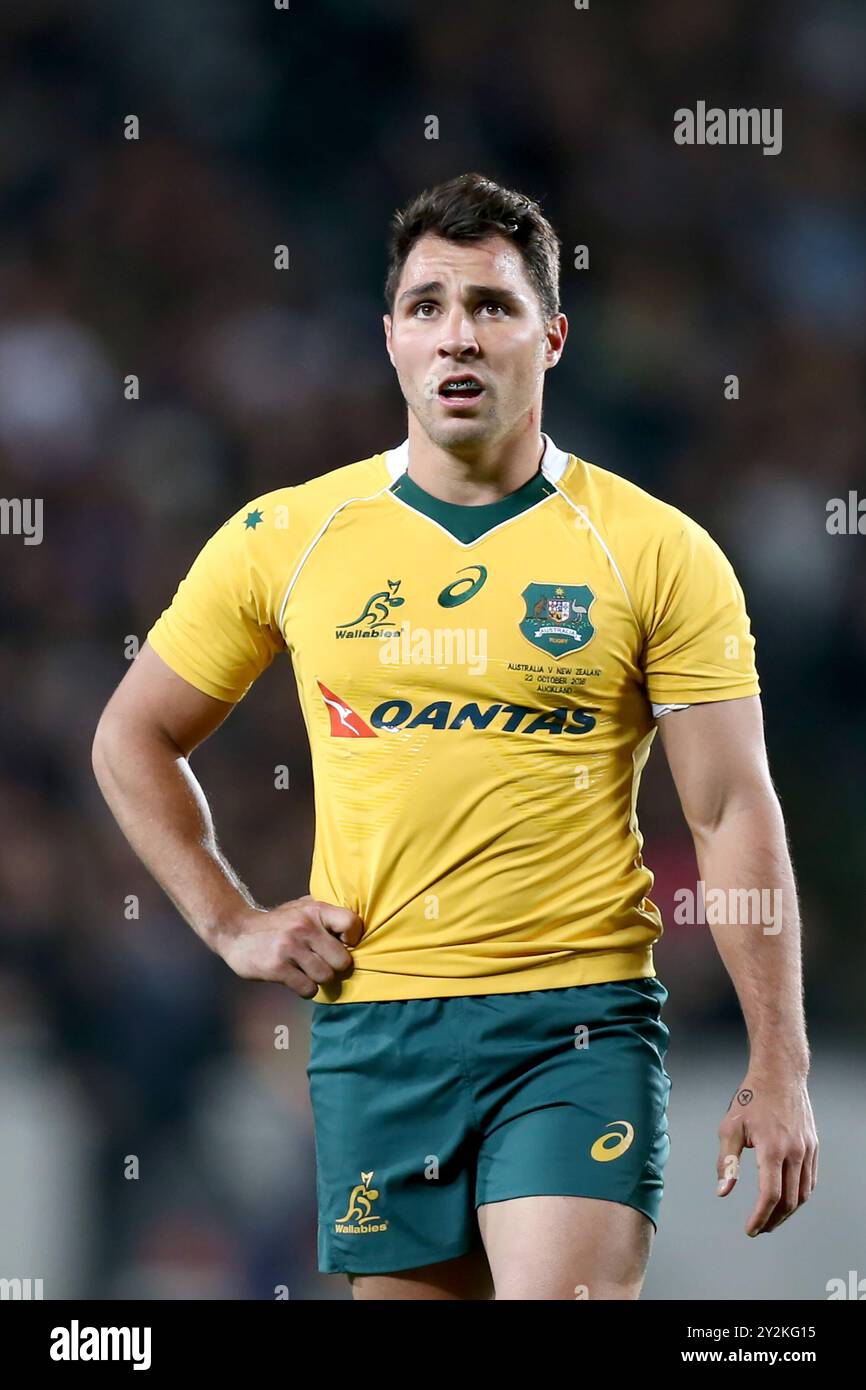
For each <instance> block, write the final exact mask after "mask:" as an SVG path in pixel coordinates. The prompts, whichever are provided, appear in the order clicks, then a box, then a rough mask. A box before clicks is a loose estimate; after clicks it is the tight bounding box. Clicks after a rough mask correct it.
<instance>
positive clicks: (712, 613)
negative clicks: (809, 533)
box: [643, 516, 760, 705]
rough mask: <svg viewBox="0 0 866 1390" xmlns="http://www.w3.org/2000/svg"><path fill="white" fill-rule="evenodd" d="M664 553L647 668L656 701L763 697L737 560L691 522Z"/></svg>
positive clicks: (687, 521) (649, 629)
mask: <svg viewBox="0 0 866 1390" xmlns="http://www.w3.org/2000/svg"><path fill="white" fill-rule="evenodd" d="M681 521H682V526H681V527H678V528H676V529H675V530H674V531H673V532H671V533H670V534H668V535H666V536H665V538H664V540H663V542H662V544H661V546H660V548H659V554H658V569H657V574H656V583H655V596H654V602H653V605H652V612H651V614H650V617H649V623H648V627H647V634H646V642H645V647H644V657H643V668H644V675H645V677H646V689H647V695H648V697H649V699H650V700H651V701H653V702H655V703H657V704H665V705H668V704H679V703H686V704H699V703H702V702H709V701H712V700H731V699H737V698H739V697H742V696H746V695H758V694H760V685H759V683H758V673H757V669H756V666H755V639H754V637H753V636H752V631H751V625H750V622H749V615H748V613H747V611H746V602H745V598H744V596H743V591H742V589H741V587H740V584H739V582H738V580H737V577H736V575H735V573H734V570H733V567H732V565H731V563H730V561H729V560H728V559H727V557H726V556H725V554H724V553H723V551H722V550H721V549H720V547H719V546H718V545H717V544H716V542H715V541H714V540H713V538H712V536H710V535H709V534H708V532H707V531H705V530H704V529H703V527H701V526H698V525H697V524H696V523H695V522H693V521H692V520H690V518H688V517H685V516H684V517H682V518H681Z"/></svg>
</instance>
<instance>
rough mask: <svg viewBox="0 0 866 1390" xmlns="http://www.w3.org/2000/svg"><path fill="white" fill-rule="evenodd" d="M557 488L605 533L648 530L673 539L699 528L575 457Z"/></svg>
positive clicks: (678, 512) (615, 475)
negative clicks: (610, 531) (686, 531)
mask: <svg viewBox="0 0 866 1390" xmlns="http://www.w3.org/2000/svg"><path fill="white" fill-rule="evenodd" d="M560 486H561V488H562V490H563V492H565V493H566V495H567V496H568V498H569V500H570V501H571V502H572V504H573V505H574V506H575V507H577V508H580V509H585V510H586V513H587V515H588V517H589V520H590V521H591V522H592V523H593V524H594V525H596V526H598V527H599V529H602V530H605V531H607V530H616V531H619V532H621V533H623V534H625V533H627V532H629V531H634V532H637V533H639V532H640V531H641V530H643V529H644V528H648V529H649V531H650V532H651V534H654V535H657V536H661V535H672V536H676V535H681V534H682V532H683V531H685V530H691V529H692V528H693V527H697V526H698V523H697V522H696V521H694V520H693V518H692V517H690V516H688V514H687V513H686V512H684V511H681V510H680V508H679V507H675V506H674V505H673V503H671V502H665V501H664V499H663V498H661V497H657V496H656V495H655V494H654V493H652V492H647V490H646V489H645V488H642V487H639V486H638V484H637V483H633V482H632V481H631V479H629V478H624V477H623V476H622V474H620V473H613V472H612V471H611V470H610V469H608V468H602V467H600V466H599V464H597V463H590V462H588V461H587V460H586V459H582V458H580V457H579V456H578V455H572V465H571V467H570V468H568V469H567V470H566V472H565V474H564V475H563V478H562V481H561V483H560ZM699 529H702V528H699Z"/></svg>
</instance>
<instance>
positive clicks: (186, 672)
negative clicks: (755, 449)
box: [148, 435, 759, 1003]
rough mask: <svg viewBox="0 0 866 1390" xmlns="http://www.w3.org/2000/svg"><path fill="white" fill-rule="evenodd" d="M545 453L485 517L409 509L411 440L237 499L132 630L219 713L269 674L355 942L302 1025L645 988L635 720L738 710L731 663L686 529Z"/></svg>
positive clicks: (707, 569)
mask: <svg viewBox="0 0 866 1390" xmlns="http://www.w3.org/2000/svg"><path fill="white" fill-rule="evenodd" d="M543 439H544V455H543V458H542V463H541V467H540V469H539V471H538V472H537V473H536V474H535V476H534V477H533V478H531V479H530V480H529V481H528V482H527V483H525V484H524V485H523V486H522V487H521V488H519V489H518V490H517V491H516V492H514V493H512V494H511V495H510V496H508V497H504V498H502V499H500V500H499V501H497V502H493V503H489V504H486V505H481V506H460V505H456V504H453V503H445V502H442V501H439V500H438V499H435V498H433V497H431V496H430V494H429V493H427V492H426V491H424V490H423V489H421V488H420V487H419V486H418V485H417V484H416V483H415V482H414V480H413V479H411V478H410V477H409V475H408V472H407V463H408V440H407V441H404V443H403V444H402V445H400V446H399V447H398V448H395V449H390V450H388V451H386V452H384V453H379V454H375V455H373V457H371V458H368V459H363V460H361V461H360V462H357V463H352V464H349V465H347V466H345V467H342V468H336V469H334V470H332V471H331V472H329V473H325V474H323V475H322V476H321V477H318V478H312V479H311V480H310V481H308V482H306V483H302V484H299V485H297V486H294V487H286V488H280V489H277V490H276V491H274V492H269V493H267V494H265V495H263V496H261V497H258V498H255V499H254V500H252V501H251V502H249V503H247V504H246V505H245V506H243V507H242V508H241V509H240V511H238V512H237V513H236V514H235V515H234V516H232V517H230V518H229V520H228V521H226V522H225V523H224V524H223V525H222V526H221V527H220V528H219V529H218V530H217V531H216V532H215V534H214V535H213V536H211V538H210V540H208V541H207V543H206V544H205V545H204V547H203V549H202V550H201V552H200V553H199V555H198V557H197V558H196V560H195V561H194V563H193V565H192V567H191V569H190V571H189V573H188V575H187V576H186V578H185V579H183V580H182V581H181V582H180V585H179V587H178V590H177V593H176V594H175V596H174V599H173V601H172V603H171V605H170V606H169V607H168V608H167V609H166V610H165V611H164V612H163V613H162V615H161V616H160V618H159V619H158V620H157V621H156V623H155V624H154V626H153V627H152V628H151V630H150V632H149V633H148V641H149V642H150V644H151V646H152V647H153V648H154V650H155V651H156V652H157V653H158V654H159V656H160V657H162V659H163V660H164V661H165V662H167V663H168V665H169V666H170V667H171V668H172V669H173V670H174V671H175V672H177V674H178V675H180V676H182V677H183V678H184V679H185V680H187V681H189V682H190V683H191V684H192V685H194V686H196V687H197V688H198V689H199V690H202V691H204V692H206V693H207V694H209V695H212V696H215V697H216V698H217V699H220V700H227V701H237V700H240V699H241V698H242V697H243V695H244V694H245V693H246V692H247V690H248V689H249V687H250V685H251V684H252V682H253V681H254V680H255V679H256V677H257V676H259V675H260V674H261V672H262V671H263V670H265V668H266V667H267V666H269V665H270V663H271V661H272V660H273V658H274V656H275V655H276V654H277V653H278V652H282V651H287V652H288V653H289V654H290V655H291V659H292V664H293V666H294V673H295V679H296V682H297V687H298V692H299V696H300V701H301V707H302V710H303V716H304V720H305V723H306V728H307V732H308V735H309V740H310V746H311V754H312V763H313V774H314V784H315V813H316V839H315V848H314V852H313V862H312V868H311V874H310V892H311V893H312V894H313V896H314V897H316V898H319V899H322V900H325V901H327V902H331V903H336V904H338V905H340V906H344V907H349V908H351V909H352V910H353V911H355V912H357V913H358V914H359V916H360V917H361V918H362V919H363V921H364V924H365V932H364V935H363V937H362V939H361V940H360V942H359V943H358V945H357V946H356V947H355V948H354V949H353V956H354V962H355V965H354V970H353V972H352V974H351V975H350V976H349V977H348V978H346V979H344V980H343V981H342V982H341V983H340V984H339V985H338V986H337V987H326V986H323V987H321V988H320V989H319V991H318V993H317V994H316V996H315V998H316V1001H317V1002H332V1003H344V1002H353V1001H356V1000H377V999H411V998H422V997H432V996H437V995H459V994H488V993H498V992H511V991H515V990H530V989H544V988H554V987H565V986H569V985H577V984H590V983H597V982H601V981H607V980H622V979H635V978H639V977H641V976H647V975H654V974H655V970H654V966H653V958H652V943H653V942H654V941H655V940H656V939H657V938H658V937H659V936H660V935H661V932H662V922H661V917H660V914H659V911H658V909H657V907H656V906H655V904H654V903H653V902H652V901H651V900H650V898H649V897H648V896H647V895H648V893H649V892H650V889H651V888H652V883H653V877H652V874H651V872H650V871H649V869H648V868H647V867H646V866H645V865H644V863H643V859H642V856H641V850H642V846H643V841H642V837H641V834H640V830H639V828H638V820H637V814H636V801H637V794H638V786H639V782H640V777H641V772H642V770H643V767H644V765H645V763H646V760H647V756H648V754H649V750H650V745H651V744H652V741H653V738H654V736H655V731H656V725H655V721H654V718H653V712H652V704H653V703H656V704H657V705H662V704H696V703H701V702H704V701H711V700H729V699H736V698H739V697H741V696H748V695H756V694H758V693H759V685H758V679H757V674H756V670H755V662H754V640H753V638H752V635H751V632H750V626H749V619H748V615H747V612H746V607H745V603H744V599H743V593H742V590H741V588H740V585H739V584H738V582H737V579H736V577H735V575H734V572H733V570H732V568H731V565H730V564H729V562H728V560H727V559H726V558H725V556H724V555H723V553H722V551H721V550H720V549H719V547H718V546H717V545H716V543H715V542H714V541H713V540H712V539H711V537H710V536H709V535H708V533H707V532H706V531H705V530H703V528H702V527H700V526H698V525H697V524H696V523H695V522H693V521H692V520H690V519H689V518H688V517H687V516H685V515H684V514H683V513H682V512H680V511H678V510H677V509H676V508H675V507H672V506H669V505H667V504H666V503H664V502H661V501H659V500H658V499H657V498H654V497H652V496H650V495H649V494H648V493H646V492H644V491H643V490H642V489H641V488H639V487H636V486H635V485H634V484H632V483H630V482H628V481H626V480H625V479H623V478H620V477H618V476H617V475H615V474H613V473H609V472H607V471H606V470H605V469H603V468H599V467H596V466H595V465H593V464H591V463H587V462H585V461H584V460H582V459H580V458H578V457H576V456H575V455H570V454H566V453H563V452H562V451H561V450H560V449H558V448H557V447H556V445H555V444H554V443H553V442H552V440H551V439H549V437H548V436H546V435H545V436H543Z"/></svg>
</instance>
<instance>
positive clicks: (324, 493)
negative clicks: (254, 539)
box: [230, 452, 393, 535]
mask: <svg viewBox="0 0 866 1390" xmlns="http://www.w3.org/2000/svg"><path fill="white" fill-rule="evenodd" d="M392 481H393V479H392V478H391V475H390V473H389V471H388V466H387V461H386V457H385V453H384V452H382V453H378V454H371V455H370V456H369V458H365V459H359V460H357V462H355V463H346V464H342V465H340V466H339V467H337V468H331V469H328V471H327V472H325V473H319V474H316V475H314V476H313V477H312V478H307V479H306V480H305V481H304V482H301V483H290V484H286V485H285V486H284V487H278V488H274V489H273V490H272V491H270V492H263V493H260V494H259V495H258V496H257V497H253V498H251V499H250V500H249V501H248V502H245V503H244V505H243V507H241V508H240V509H239V511H238V512H236V513H235V517H238V518H242V519H243V518H245V517H246V515H247V514H252V515H253V519H254V520H255V515H256V514H257V513H258V514H260V515H261V518H262V522H263V523H264V524H265V525H267V523H268V522H271V523H273V524H275V525H276V527H277V528H278V529H282V530H287V531H289V532H291V533H293V534H295V535H297V534H298V532H299V531H300V530H303V529H309V528H310V527H313V528H314V529H317V528H318V526H320V525H322V524H323V523H324V522H325V521H327V519H328V517H329V516H330V515H331V514H332V513H333V512H334V511H336V510H337V509H338V508H339V507H341V506H344V505H345V504H346V503H349V502H354V501H365V500H367V499H371V498H373V497H375V496H376V495H377V494H379V493H381V492H383V491H384V490H385V489H387V488H388V487H389V486H390V484H391V482H392ZM230 520H234V518H230Z"/></svg>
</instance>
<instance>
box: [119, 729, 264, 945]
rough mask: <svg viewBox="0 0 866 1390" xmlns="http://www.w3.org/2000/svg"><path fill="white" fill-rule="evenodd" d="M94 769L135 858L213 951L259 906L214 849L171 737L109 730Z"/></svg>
mask: <svg viewBox="0 0 866 1390" xmlns="http://www.w3.org/2000/svg"><path fill="white" fill-rule="evenodd" d="M93 770H94V773H95V775H96V780H97V782H98V783H99V787H100V790H101V791H102V794H103V796H104V797H105V800H106V801H107V803H108V805H109V807H110V808H111V811H112V813H113V814H114V817H115V820H116V821H117V823H118V825H119V826H120V828H121V830H122V831H123V833H124V835H125V836H126V838H127V840H128V841H129V843H130V845H131V846H132V848H133V849H134V850H135V853H136V854H137V855H138V857H139V858H140V859H141V861H142V863H143V864H144V865H145V867H146V868H147V869H148V870H149V871H150V873H151V874H152V875H153V877H154V878H155V879H156V880H157V882H158V883H159V884H160V886H161V887H162V888H163V890H164V891H165V892H166V894H167V895H168V897H169V898H170V899H171V900H172V902H173V903H174V904H175V906H176V907H177V909H178V911H179V912H180V913H181V915H182V916H183V917H184V918H185V920H186V921H187V922H188V923H189V925H190V926H191V927H192V928H193V930H194V931H195V932H196V933H197V934H198V935H199V936H200V937H201V938H202V940H203V941H205V942H206V943H207V945H209V946H210V947H211V948H212V949H215V946H216V942H217V940H218V939H219V937H220V936H221V935H222V934H224V933H226V932H229V931H230V930H231V923H232V922H233V921H234V920H236V919H237V917H238V914H239V913H242V912H248V911H249V909H250V908H258V904H257V903H256V902H255V900H254V899H253V897H252V895H251V894H250V892H249V890H248V889H247V888H246V886H245V885H244V884H243V883H242V882H241V880H240V878H239V877H238V875H237V874H236V873H235V871H234V869H232V867H231V865H230V864H229V863H228V862H227V861H226V859H225V858H224V856H223V855H222V853H221V852H220V850H219V847H218V845H217V842H216V834H215V830H214V824H213V817H212V816H211V812H210V807H209V806H208V803H207V800H206V798H205V795H204V792H203V791H202V788H201V786H200V785H199V783H198V781H197V780H196V778H195V776H194V774H193V771H192V769H191V767H190V765H189V762H188V761H187V759H186V758H185V757H184V756H183V755H182V753H181V752H180V750H179V749H178V748H177V747H176V745H175V744H174V743H172V742H171V740H170V739H168V738H164V737H162V736H160V735H158V734H155V733H152V732H147V733H141V732H136V731H134V730H130V729H129V728H122V727H112V726H110V725H109V726H107V727H105V728H100V730H99V731H98V732H97V737H96V739H95V740H94V745H93Z"/></svg>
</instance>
